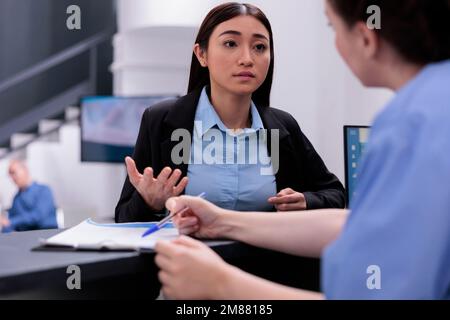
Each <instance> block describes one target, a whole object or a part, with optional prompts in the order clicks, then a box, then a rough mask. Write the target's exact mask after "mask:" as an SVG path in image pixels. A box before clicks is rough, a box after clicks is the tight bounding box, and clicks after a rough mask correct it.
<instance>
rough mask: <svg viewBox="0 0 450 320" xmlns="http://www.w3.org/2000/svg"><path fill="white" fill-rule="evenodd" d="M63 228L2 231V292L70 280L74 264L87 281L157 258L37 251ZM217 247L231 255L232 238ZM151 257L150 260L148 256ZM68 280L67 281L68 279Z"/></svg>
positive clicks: (140, 266) (141, 267)
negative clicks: (56, 280) (70, 267)
mask: <svg viewBox="0 0 450 320" xmlns="http://www.w3.org/2000/svg"><path fill="white" fill-rule="evenodd" d="M58 232H61V230H37V231H27V232H16V233H9V234H0V295H2V294H5V293H11V292H17V291H20V290H22V289H27V290H28V289H30V288H33V287H41V286H45V285H47V284H48V283H49V282H52V281H54V280H55V276H56V278H57V279H58V278H61V279H67V277H68V276H69V274H67V273H66V271H67V267H68V266H70V265H78V266H79V267H80V268H81V270H82V272H83V280H87V281H89V280H95V279H98V278H104V277H111V276H119V275H126V274H130V273H139V272H141V271H142V272H144V270H145V265H143V264H142V263H141V260H143V259H142V258H144V260H145V257H143V256H147V258H151V259H153V256H154V252H151V251H150V252H147V253H139V252H130V251H123V252H111V251H73V250H65V249H61V250H55V251H48V250H44V251H42V250H34V248H36V247H38V246H39V239H40V238H49V237H51V236H53V235H55V234H57V233H58ZM207 243H208V244H209V245H210V246H211V247H212V248H213V249H214V250H216V251H218V252H219V253H222V254H225V255H227V254H229V253H230V251H229V250H227V249H226V248H225V247H226V246H230V245H232V244H233V242H231V241H211V242H207ZM147 260H148V259H147ZM64 282H65V280H64Z"/></svg>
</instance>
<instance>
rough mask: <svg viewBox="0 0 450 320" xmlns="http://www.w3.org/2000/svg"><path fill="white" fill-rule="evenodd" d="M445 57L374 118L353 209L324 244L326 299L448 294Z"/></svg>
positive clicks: (449, 65) (449, 129) (449, 117)
mask: <svg viewBox="0 0 450 320" xmlns="http://www.w3.org/2000/svg"><path fill="white" fill-rule="evenodd" d="M449 88H450V60H447V61H445V62H441V63H437V64H431V65H429V66H427V67H425V68H424V69H423V70H422V71H421V72H420V73H419V74H418V75H417V76H416V78H414V79H413V80H411V81H410V82H409V83H408V84H406V85H405V86H404V87H403V88H402V89H400V91H399V92H398V93H397V95H396V97H395V98H394V100H393V101H392V102H391V103H390V104H389V105H388V106H387V107H386V108H385V109H384V110H383V111H382V112H381V114H380V115H379V116H378V117H377V119H376V120H375V122H374V125H373V127H372V130H371V134H370V138H369V141H368V144H367V147H366V154H365V158H364V160H363V161H362V165H361V167H360V172H359V173H360V174H359V181H358V184H357V186H356V191H357V192H356V194H355V197H354V198H353V200H352V203H351V206H350V207H351V214H350V216H349V218H348V221H347V224H346V226H345V228H344V230H343V232H342V234H341V235H340V237H339V238H338V239H337V240H336V241H335V242H334V243H333V244H331V245H330V246H329V247H328V248H327V249H326V251H325V254H324V257H323V262H322V267H323V269H322V276H323V277H322V284H323V291H324V293H325V295H326V297H327V298H331V299H450V90H449Z"/></svg>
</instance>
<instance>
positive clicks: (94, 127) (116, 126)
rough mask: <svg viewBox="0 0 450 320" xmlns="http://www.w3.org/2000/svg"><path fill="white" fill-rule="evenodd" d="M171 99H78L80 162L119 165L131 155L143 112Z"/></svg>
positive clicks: (105, 97)
mask: <svg viewBox="0 0 450 320" xmlns="http://www.w3.org/2000/svg"><path fill="white" fill-rule="evenodd" d="M175 97H176V96H175V95H171V96H151V97H112V96H96V97H94V96H93V97H84V98H82V99H81V161H87V162H112V163H123V161H124V158H125V157H126V156H129V155H131V154H132V153H133V149H134V144H135V143H136V138H137V135H138V133H139V126H140V123H141V118H142V114H143V113H144V111H145V109H146V108H148V107H150V106H152V105H154V104H155V103H158V102H160V101H162V100H165V99H170V98H175Z"/></svg>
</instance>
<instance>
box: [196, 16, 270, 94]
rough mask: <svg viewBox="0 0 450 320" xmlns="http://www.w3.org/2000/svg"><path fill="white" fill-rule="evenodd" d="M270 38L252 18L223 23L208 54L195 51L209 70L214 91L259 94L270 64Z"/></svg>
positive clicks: (216, 31)
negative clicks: (257, 92) (256, 92)
mask: <svg viewBox="0 0 450 320" xmlns="http://www.w3.org/2000/svg"><path fill="white" fill-rule="evenodd" d="M269 39H270V37H269V32H268V31H267V29H266V28H265V27H264V25H263V24H262V23H261V22H259V20H257V19H256V18H254V17H252V16H239V17H236V18H233V19H230V20H228V21H225V22H223V23H221V24H219V25H218V26H217V27H216V28H215V30H214V32H213V33H212V34H211V37H210V39H209V44H208V48H207V50H206V52H202V51H201V50H200V48H198V45H196V48H194V50H195V53H196V55H197V57H198V58H199V61H200V64H202V66H206V67H208V69H209V74H210V80H211V88H212V90H221V91H225V92H229V93H233V94H237V95H248V94H252V93H253V92H255V91H256V90H257V89H258V88H259V87H260V86H261V85H262V83H263V82H264V80H265V79H266V76H267V73H268V70H269V65H270V40H269Z"/></svg>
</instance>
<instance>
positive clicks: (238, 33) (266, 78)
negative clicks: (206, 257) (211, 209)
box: [115, 3, 345, 222]
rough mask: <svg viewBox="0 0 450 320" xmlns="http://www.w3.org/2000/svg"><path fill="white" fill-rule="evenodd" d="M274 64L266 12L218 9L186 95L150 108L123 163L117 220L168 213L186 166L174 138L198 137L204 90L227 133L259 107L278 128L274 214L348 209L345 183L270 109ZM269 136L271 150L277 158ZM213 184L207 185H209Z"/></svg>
mask: <svg viewBox="0 0 450 320" xmlns="http://www.w3.org/2000/svg"><path fill="white" fill-rule="evenodd" d="M273 67H274V54H273V38H272V31H271V27H270V23H269V21H268V20H267V18H266V17H265V15H264V14H263V13H262V12H261V11H260V10H259V9H258V8H256V7H254V6H251V5H242V4H237V3H231V4H224V5H220V6H218V7H216V8H214V9H213V10H212V11H211V12H210V13H209V14H208V16H207V17H206V18H205V20H204V22H203V24H202V26H201V27H200V30H199V34H198V36H197V39H196V44H195V46H194V54H193V57H192V64H191V72H190V81H189V88H188V94H187V95H186V96H184V97H181V98H179V99H174V100H168V101H164V102H161V103H159V104H157V105H155V106H152V107H151V108H148V109H147V110H146V111H145V113H144V115H143V118H142V122H141V127H140V130H139V135H138V138H137V141H136V146H135V149H134V153H133V157H132V158H127V159H126V165H127V171H128V177H127V178H126V180H125V184H124V186H123V190H122V194H121V196H120V200H119V202H118V204H117V207H116V215H115V219H116V222H133V221H154V220H159V219H161V218H162V217H163V216H164V215H165V211H164V204H165V201H166V200H167V199H168V198H169V197H171V196H175V195H179V194H181V193H183V192H184V189H185V187H186V185H187V184H188V179H187V175H188V172H189V163H186V162H183V163H181V164H180V163H178V162H177V163H175V162H174V161H173V159H172V157H171V154H172V150H173V148H174V147H175V146H176V145H177V144H178V142H177V141H172V139H171V136H172V133H173V132H174V131H175V130H177V129H185V130H186V132H189V133H190V136H192V135H193V133H194V120H195V119H196V111H197V107H198V105H199V99H200V97H201V94H202V92H207V93H208V98H209V101H210V102H211V106H212V107H213V108H214V111H215V112H216V113H217V115H218V117H219V118H220V120H221V121H222V122H223V123H224V124H225V125H226V127H227V128H233V129H242V128H248V127H249V124H250V123H251V121H252V120H251V112H250V106H251V105H252V104H253V103H254V104H253V105H254V106H256V109H257V112H258V114H259V117H260V118H261V120H262V123H263V125H264V129H265V130H268V131H269V132H270V130H273V129H277V130H278V132H279V140H278V146H279V154H278V159H279V162H278V171H276V172H275V174H274V178H275V183H276V192H277V194H273V196H272V197H270V198H269V199H268V200H267V201H268V202H269V203H270V204H272V205H273V208H274V209H276V210H278V211H289V210H299V209H318V208H343V207H344V206H345V200H344V199H345V197H344V192H345V191H344V188H343V186H342V184H341V183H340V182H339V180H338V179H337V177H336V176H335V175H333V174H332V173H330V172H329V171H328V169H327V168H326V166H325V164H324V162H323V161H322V159H321V158H320V156H319V155H318V154H317V152H316V151H315V150H314V147H313V146H312V145H311V143H310V142H309V140H308V139H307V138H306V137H305V135H304V134H303V133H302V131H301V130H300V127H299V125H298V124H297V122H296V120H295V119H294V118H293V117H292V116H291V115H290V114H289V113H287V112H284V111H281V110H278V109H274V108H270V107H269V100H270V89H271V85H272V77H273ZM204 89H205V90H204ZM270 137H271V135H270V134H269V135H268V140H267V144H266V146H267V152H268V154H269V155H272V150H271V145H272V144H271V141H270ZM184 152H190V149H189V148H188V149H187V150H184ZM182 153H183V151H182ZM183 155H184V154H181V156H183ZM185 156H186V155H185ZM187 157H188V158H189V154H188V155H187ZM272 158H273V155H272ZM141 173H142V174H141ZM154 173H157V177H154V176H153V174H154ZM155 176H156V175H155ZM181 177H183V178H181ZM180 178H181V180H180ZM202 182H203V181H202ZM211 182H212V183H214V180H212V181H211V180H210V181H204V184H205V188H207V187H208V185H210V184H211ZM197 183H198V181H197ZM241 183H245V181H241ZM274 191H275V188H274Z"/></svg>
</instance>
